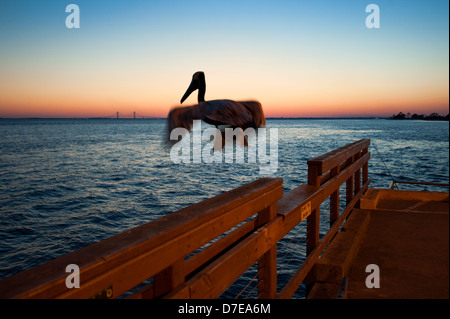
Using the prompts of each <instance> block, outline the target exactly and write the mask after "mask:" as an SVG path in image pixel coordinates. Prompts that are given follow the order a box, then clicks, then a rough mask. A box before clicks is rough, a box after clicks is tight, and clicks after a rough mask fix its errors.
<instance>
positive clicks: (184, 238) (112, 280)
mask: <svg viewBox="0 0 450 319" xmlns="http://www.w3.org/2000/svg"><path fill="white" fill-rule="evenodd" d="M281 192H282V189H279V190H274V191H272V192H270V193H267V194H266V195H265V196H263V197H264V198H255V199H253V200H252V201H250V202H247V203H246V205H245V206H242V207H236V208H235V209H233V210H232V211H230V212H228V213H225V214H223V215H221V216H219V217H217V218H215V219H213V220H211V221H208V222H206V223H204V224H202V225H201V226H199V227H197V228H196V229H193V230H191V231H189V232H186V233H185V234H182V235H180V236H179V237H177V238H174V239H172V240H170V241H168V242H167V243H165V244H162V245H160V246H158V247H155V248H153V249H152V250H150V251H148V252H145V253H142V254H141V255H139V256H138V257H137V258H135V259H132V260H130V261H129V262H126V263H124V264H121V265H120V266H117V267H115V268H113V269H111V270H109V271H107V272H104V273H103V274H102V275H101V276H97V277H95V278H93V279H92V280H90V281H89V282H87V283H84V285H83V290H81V289H77V290H75V291H74V290H71V291H68V292H67V293H66V294H64V298H86V296H89V295H90V294H92V293H93V292H95V291H96V290H98V289H101V287H104V286H110V285H112V284H114V292H115V295H114V296H115V297H117V296H120V295H121V294H123V293H124V292H126V291H128V290H129V289H130V288H132V287H134V286H136V285H137V284H139V283H140V282H142V281H144V280H146V279H148V278H149V277H152V276H153V275H155V274H157V273H158V272H160V271H162V270H164V269H165V268H167V267H168V266H170V265H171V264H173V263H174V262H176V261H177V260H178V258H179V257H180V256H186V255H188V254H190V253H192V252H193V251H195V250H196V249H197V248H199V247H201V246H202V245H204V244H205V243H207V242H209V241H210V240H211V239H213V238H215V237H217V236H219V235H220V234H222V233H223V232H224V230H228V229H230V228H231V227H233V226H235V225H237V224H239V223H241V222H243V221H244V220H246V219H247V218H249V217H250V216H252V215H253V214H254V213H255V212H257V211H260V210H262V209H264V208H265V207H267V206H268V205H270V203H273V202H274V201H277V200H278V199H279V198H281ZM122 278H127V279H126V280H125V281H123V280H122Z"/></svg>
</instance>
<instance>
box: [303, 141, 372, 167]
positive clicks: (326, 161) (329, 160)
mask: <svg viewBox="0 0 450 319" xmlns="http://www.w3.org/2000/svg"><path fill="white" fill-rule="evenodd" d="M369 145H370V139H363V140H359V141H356V142H353V143H350V144H348V145H345V146H342V147H340V148H338V149H336V150H333V151H331V152H328V153H326V154H323V155H321V156H318V157H316V158H313V159H311V160H309V161H308V166H309V165H310V164H311V165H317V166H318V167H319V169H318V171H319V175H322V174H324V173H325V172H327V171H329V170H330V169H332V168H333V167H336V166H337V165H339V164H340V163H342V162H344V161H345V160H347V159H348V158H349V157H351V156H353V155H355V154H356V153H357V152H359V151H361V150H363V149H365V148H367V147H368V146H369Z"/></svg>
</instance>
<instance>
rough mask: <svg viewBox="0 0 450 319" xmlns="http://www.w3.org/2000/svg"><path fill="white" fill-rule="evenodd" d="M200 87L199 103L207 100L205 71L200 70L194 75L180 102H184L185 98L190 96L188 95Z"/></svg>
mask: <svg viewBox="0 0 450 319" xmlns="http://www.w3.org/2000/svg"><path fill="white" fill-rule="evenodd" d="M197 89H198V103H200V102H204V101H205V92H206V81H205V73H203V72H201V71H199V72H195V73H194V75H193V76H192V81H191V84H190V85H189V87H188V89H187V90H186V93H184V95H183V97H182V98H181V101H180V103H181V104H183V102H184V100H186V99H187V98H188V96H189V95H190V94H191V93H192V92H194V91H195V90H197Z"/></svg>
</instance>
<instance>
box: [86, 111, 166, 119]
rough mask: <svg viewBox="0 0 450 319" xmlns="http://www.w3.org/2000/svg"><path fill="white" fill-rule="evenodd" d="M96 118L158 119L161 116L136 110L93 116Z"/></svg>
mask: <svg viewBox="0 0 450 319" xmlns="http://www.w3.org/2000/svg"><path fill="white" fill-rule="evenodd" d="M92 118H95V119H156V118H159V117H157V116H148V115H142V114H139V113H136V112H133V113H119V112H116V113H114V114H111V115H107V116H99V117H92Z"/></svg>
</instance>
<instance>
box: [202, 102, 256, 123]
mask: <svg viewBox="0 0 450 319" xmlns="http://www.w3.org/2000/svg"><path fill="white" fill-rule="evenodd" d="M199 106H200V110H201V111H200V113H201V115H202V117H203V118H202V119H203V120H204V121H205V122H207V123H208V122H209V123H210V124H214V125H231V126H233V127H246V126H250V123H252V122H253V117H252V115H251V113H250V112H249V111H248V109H247V108H246V107H245V106H243V105H242V104H241V103H239V102H236V101H231V100H212V101H206V102H203V103H201V104H199Z"/></svg>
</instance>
